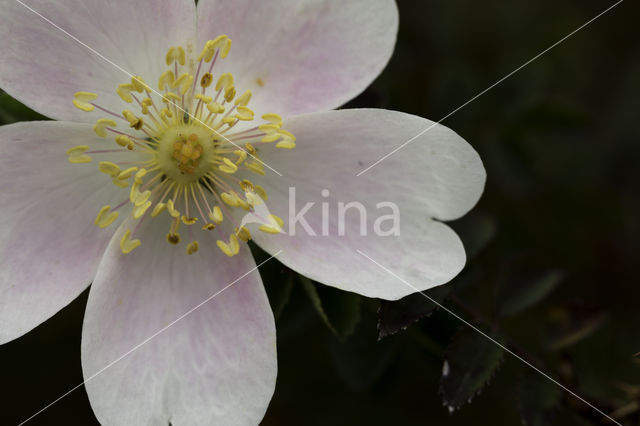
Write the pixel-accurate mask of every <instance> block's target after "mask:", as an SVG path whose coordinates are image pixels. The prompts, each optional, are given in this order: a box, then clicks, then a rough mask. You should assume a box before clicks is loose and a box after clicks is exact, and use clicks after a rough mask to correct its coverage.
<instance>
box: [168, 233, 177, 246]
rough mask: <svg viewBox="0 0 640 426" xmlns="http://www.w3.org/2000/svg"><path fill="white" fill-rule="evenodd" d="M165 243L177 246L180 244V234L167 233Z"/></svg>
mask: <svg viewBox="0 0 640 426" xmlns="http://www.w3.org/2000/svg"><path fill="white" fill-rule="evenodd" d="M167 241H168V242H169V243H170V244H173V245H177V244H178V243H179V242H180V234H173V233H171V232H170V233H168V234H167Z"/></svg>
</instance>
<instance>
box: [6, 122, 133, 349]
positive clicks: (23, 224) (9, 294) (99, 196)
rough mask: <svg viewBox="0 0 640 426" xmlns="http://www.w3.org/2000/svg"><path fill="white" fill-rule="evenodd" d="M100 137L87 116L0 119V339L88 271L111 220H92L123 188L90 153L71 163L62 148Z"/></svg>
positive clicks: (28, 325)
mask: <svg viewBox="0 0 640 426" xmlns="http://www.w3.org/2000/svg"><path fill="white" fill-rule="evenodd" d="M100 143H102V144H104V142H103V140H99V138H98V137H97V136H96V135H95V134H94V133H93V130H91V126H89V125H86V124H71V123H58V122H33V123H19V124H13V125H10V126H3V127H0V343H5V342H7V341H10V340H12V339H15V338H16V337H19V336H21V335H22V334H24V333H26V332H28V331H29V330H31V329H32V328H34V327H35V326H37V325H38V324H40V323H41V322H43V321H45V320H46V319H48V318H49V317H51V316H52V315H53V314H55V313H56V312H57V311H58V310H60V309H61V308H63V307H64V306H65V305H67V304H68V303H69V302H70V301H72V300H73V299H74V298H75V297H76V296H77V295H78V294H80V292H82V291H83V290H84V289H85V288H86V287H87V286H88V285H89V284H90V283H91V280H92V279H93V276H94V273H95V270H96V266H97V264H98V262H99V260H100V257H101V256H102V253H103V251H104V249H105V247H106V246H107V243H108V242H109V239H110V238H111V235H112V234H113V230H114V229H115V227H116V226H117V225H111V226H112V228H107V229H100V228H98V227H97V226H95V225H94V224H93V221H94V219H95V217H96V214H97V213H98V211H99V210H100V208H101V207H102V206H103V205H105V204H108V203H110V202H112V201H117V200H119V199H120V198H125V199H126V193H125V194H122V193H121V191H122V189H121V188H116V187H115V186H113V185H112V184H111V182H110V180H109V178H108V177H107V176H105V175H104V174H101V173H100V172H98V170H97V165H96V164H95V161H94V162H93V163H88V164H71V163H69V161H68V160H67V155H66V154H65V151H66V150H67V149H69V148H71V147H73V146H74V145H80V144H83V145H84V144H86V145H93V144H100ZM112 205H113V204H112Z"/></svg>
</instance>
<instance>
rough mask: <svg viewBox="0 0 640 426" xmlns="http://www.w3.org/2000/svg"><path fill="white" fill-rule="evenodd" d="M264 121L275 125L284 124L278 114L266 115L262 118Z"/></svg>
mask: <svg viewBox="0 0 640 426" xmlns="http://www.w3.org/2000/svg"><path fill="white" fill-rule="evenodd" d="M262 119H263V120H265V121H269V122H271V123H273V124H277V123H282V117H280V116H279V115H278V114H273V113H269V114H264V115H263V116H262Z"/></svg>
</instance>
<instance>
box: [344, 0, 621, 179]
mask: <svg viewBox="0 0 640 426" xmlns="http://www.w3.org/2000/svg"><path fill="white" fill-rule="evenodd" d="M623 1H624V0H618V1H617V2H616V3H614V4H613V5H611V6H609V7H608V8H606V9H605V10H603V11H602V12H600V13H599V14H598V15H596V16H595V17H593V18H591V19H590V20H588V21H587V22H585V23H584V24H582V25H580V26H579V27H578V28H576V29H575V30H573V31H571V32H570V33H569V34H567V35H566V36H564V37H562V38H561V39H560V40H558V41H556V42H555V43H553V44H552V45H551V46H549V47H547V48H546V49H544V50H543V51H542V52H540V53H538V54H537V55H536V56H534V57H533V58H531V59H529V60H528V61H527V62H525V63H524V64H522V65H520V66H519V67H518V68H516V69H515V70H513V71H511V72H510V73H509V74H507V75H505V76H504V77H502V78H501V79H500V80H498V81H496V82H495V83H493V84H492V85H491V86H489V87H487V88H486V89H484V90H483V91H482V92H480V93H478V94H477V95H475V96H474V97H473V98H471V99H469V100H468V101H467V102H465V103H463V104H462V105H460V106H459V107H458V108H456V109H454V110H453V111H451V112H450V113H449V114H447V115H445V116H444V117H442V118H441V119H440V120H438V121H437V122H435V123H433V124H432V125H430V126H429V127H427V128H426V129H424V130H423V131H421V132H420V133H418V134H417V135H415V136H414V137H412V138H411V139H409V140H408V141H406V142H405V143H403V144H402V145H400V146H398V147H397V148H396V149H394V150H393V151H391V152H390V153H388V154H387V155H385V156H384V157H382V158H380V159H379V160H378V161H376V162H375V163H373V164H372V165H370V166H369V167H367V168H366V169H364V170H362V171H360V172H359V173H358V174H357V175H356V176H361V175H363V174H364V173H366V172H367V171H368V170H369V169H371V168H373V167H375V166H377V165H378V164H380V163H381V162H382V161H384V160H386V159H387V158H389V157H391V156H392V155H393V154H395V153H396V152H398V151H399V150H401V149H402V148H404V147H405V146H407V145H409V144H410V143H411V142H413V141H414V140H416V139H418V138H419V137H420V136H422V135H424V134H425V133H427V132H428V131H429V130H431V129H433V128H434V127H435V126H437V125H438V124H440V123H442V122H443V121H444V120H446V119H447V118H449V117H451V116H452V115H453V114H455V113H456V112H458V111H460V110H461V109H462V108H464V107H466V106H467V105H469V104H470V103H471V102H473V101H475V100H476V99H478V98H479V97H480V96H482V95H484V94H485V93H487V92H488V91H489V90H491V89H493V88H494V87H496V86H497V85H499V84H500V83H502V82H503V81H505V80H506V79H508V78H509V77H511V76H512V75H514V74H515V73H517V72H518V71H520V70H522V69H523V68H524V67H526V66H527V65H529V64H530V63H532V62H533V61H535V60H536V59H538V58H540V57H541V56H542V55H544V54H545V53H547V52H549V51H550V50H551V49H553V48H554V47H556V46H558V45H559V44H560V43H562V42H563V41H565V40H567V39H568V38H570V37H571V36H573V35H574V34H575V33H577V32H578V31H580V30H582V29H583V28H585V27H586V26H587V25H589V24H591V23H592V22H593V21H595V20H596V19H598V18H600V17H601V16H602V15H604V14H606V13H607V12H609V11H610V10H611V9H613V8H614V7H616V6H618V5H619V4H620V3H622V2H623Z"/></svg>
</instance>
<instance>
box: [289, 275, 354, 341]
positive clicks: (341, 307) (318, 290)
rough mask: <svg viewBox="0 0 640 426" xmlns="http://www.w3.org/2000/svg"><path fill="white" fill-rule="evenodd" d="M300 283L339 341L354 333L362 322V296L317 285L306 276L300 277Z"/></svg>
mask: <svg viewBox="0 0 640 426" xmlns="http://www.w3.org/2000/svg"><path fill="white" fill-rule="evenodd" d="M300 283H301V284H302V287H303V288H304V289H305V291H306V292H307V295H308V296H309V299H310V300H311V304H312V305H313V307H314V308H315V310H316V312H317V313H318V315H319V316H320V318H321V319H322V321H324V323H325V324H326V325H327V327H329V330H331V332H332V333H333V334H334V335H335V336H336V337H337V338H338V339H344V338H345V337H347V336H349V335H351V334H352V333H353V331H354V330H355V328H356V325H357V324H358V321H359V320H360V302H361V299H360V296H358V295H357V294H355V293H350V292H347V291H342V290H338V289H335V288H333V287H329V286H326V285H316V284H315V283H314V282H313V281H311V280H310V279H309V278H307V277H304V276H300Z"/></svg>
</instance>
